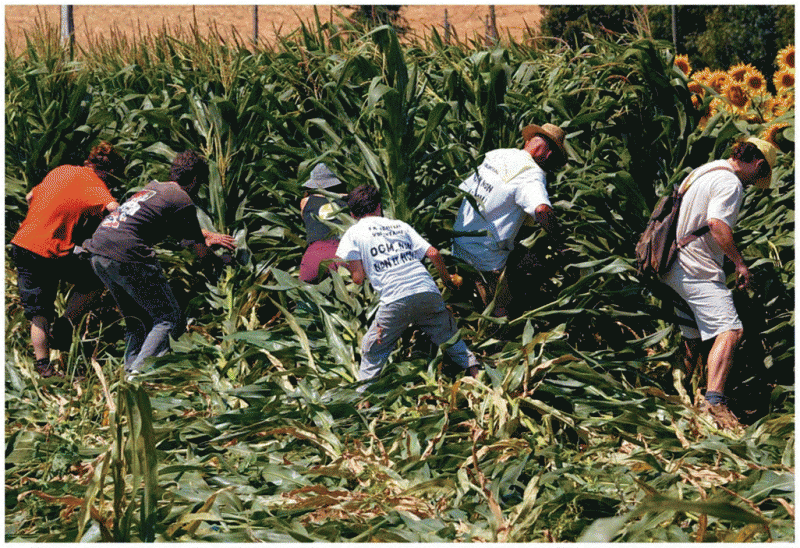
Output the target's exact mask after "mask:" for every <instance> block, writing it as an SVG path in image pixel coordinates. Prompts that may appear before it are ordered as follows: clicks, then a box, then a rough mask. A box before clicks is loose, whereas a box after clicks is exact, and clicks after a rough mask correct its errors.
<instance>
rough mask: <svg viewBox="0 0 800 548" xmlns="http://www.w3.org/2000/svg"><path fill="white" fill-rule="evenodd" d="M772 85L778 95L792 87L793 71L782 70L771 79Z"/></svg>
mask: <svg viewBox="0 0 800 548" xmlns="http://www.w3.org/2000/svg"><path fill="white" fill-rule="evenodd" d="M772 83H773V84H775V89H776V90H778V93H780V92H782V91H786V90H787V89H790V88H793V87H794V69H792V68H783V69H781V70H779V71H778V72H776V73H775V76H773V77H772Z"/></svg>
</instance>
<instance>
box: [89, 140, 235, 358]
mask: <svg viewBox="0 0 800 548" xmlns="http://www.w3.org/2000/svg"><path fill="white" fill-rule="evenodd" d="M169 177H170V181H168V182H157V181H152V182H151V183H150V184H148V185H147V186H145V187H144V189H142V190H141V191H139V192H137V193H136V194H134V195H133V196H132V197H131V198H130V199H129V200H127V201H126V202H125V203H124V204H122V205H121V206H120V207H119V208H118V209H117V210H116V211H115V212H114V213H113V214H111V215H109V216H108V217H106V218H105V219H104V220H103V222H102V223H101V224H100V226H99V227H98V228H97V230H96V231H95V233H94V235H93V236H92V237H91V238H90V239H88V240H86V241H85V242H84V243H83V246H82V247H83V248H84V249H85V250H86V251H88V252H89V253H91V263H92V268H93V269H94V271H95V273H97V275H98V277H99V278H100V279H101V280H102V281H103V283H104V284H105V286H106V287H108V289H109V291H110V292H111V294H112V295H113V296H114V300H115V301H116V302H117V306H119V308H120V311H121V312H122V315H123V316H124V317H125V339H126V343H127V348H126V350H125V370H126V371H128V372H129V373H139V372H140V371H141V369H142V367H143V365H144V360H145V359H146V358H148V357H150V356H161V355H164V354H165V353H166V352H167V351H168V350H169V336H170V334H171V335H172V337H173V338H175V339H177V338H178V337H179V336H180V335H181V333H183V331H184V329H185V319H184V318H183V313H182V311H181V309H180V306H179V305H178V302H177V300H176V299H175V296H174V294H173V293H172V289H171V288H170V286H169V283H168V282H167V279H166V277H165V276H164V273H163V271H162V269H161V265H160V264H159V263H158V261H157V260H156V256H155V251H154V250H153V246H155V245H156V244H158V243H160V242H162V241H163V240H165V239H166V238H167V237H169V236H172V237H174V238H175V239H177V240H181V241H184V242H186V241H188V242H190V243H191V245H192V247H193V249H194V251H195V253H196V254H197V256H198V257H199V258H200V260H201V261H202V262H203V263H206V264H208V263H212V264H211V265H209V266H216V265H217V263H219V262H221V259H220V258H219V257H217V256H216V255H215V254H214V253H213V252H212V251H211V248H210V246H211V245H221V246H222V247H225V248H227V249H235V247H236V246H235V242H234V239H233V238H232V237H231V236H227V235H225V234H217V233H213V232H209V231H205V230H201V228H200V224H199V222H198V221H197V212H196V209H195V205H194V202H193V201H192V196H194V195H195V194H196V192H197V190H198V189H199V187H200V185H201V184H205V183H207V181H208V164H207V163H206V161H205V159H203V158H202V157H200V156H199V155H198V154H197V153H195V152H193V151H186V152H184V153H182V154H179V155H178V156H177V157H176V158H175V161H174V162H173V163H172V167H171V168H170V173H169Z"/></svg>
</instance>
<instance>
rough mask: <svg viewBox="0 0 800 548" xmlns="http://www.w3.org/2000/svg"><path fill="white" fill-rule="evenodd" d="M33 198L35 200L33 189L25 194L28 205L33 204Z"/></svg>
mask: <svg viewBox="0 0 800 548" xmlns="http://www.w3.org/2000/svg"><path fill="white" fill-rule="evenodd" d="M31 200H33V191H32V190H31V191H30V192H28V193H27V194H26V195H25V201H26V202H28V205H31Z"/></svg>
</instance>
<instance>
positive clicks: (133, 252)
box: [83, 181, 202, 263]
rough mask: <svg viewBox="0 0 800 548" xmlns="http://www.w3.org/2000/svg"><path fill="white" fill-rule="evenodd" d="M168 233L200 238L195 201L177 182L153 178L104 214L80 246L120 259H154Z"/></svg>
mask: <svg viewBox="0 0 800 548" xmlns="http://www.w3.org/2000/svg"><path fill="white" fill-rule="evenodd" d="M168 236H173V237H175V238H176V239H178V240H180V239H187V240H193V241H202V233H201V231H200V225H199V223H198V221H197V212H196V209H195V205H194V202H193V201H192V199H191V197H190V196H189V194H187V193H186V191H185V190H184V189H182V188H181V187H180V186H179V185H178V184H177V183H174V182H165V183H162V182H157V181H152V182H151V183H150V184H148V185H147V186H145V187H144V189H142V190H141V191H139V192H137V193H136V194H134V195H133V196H132V197H131V198H130V199H128V200H127V201H126V202H125V203H124V204H122V205H121V206H120V207H119V209H118V210H117V211H115V212H114V213H112V214H111V215H109V216H108V217H106V218H105V219H104V220H103V222H102V223H101V224H100V226H99V227H98V229H97V230H96V231H95V233H94V235H93V236H92V237H91V238H90V239H89V240H87V241H86V242H85V243H84V245H83V247H84V248H85V249H86V250H87V251H90V252H91V253H93V254H95V255H100V256H103V257H107V258H109V259H114V260H117V261H120V262H144V263H152V262H154V261H155V253H154V251H153V246H155V245H157V244H159V243H161V242H162V241H164V240H165V239H166V238H167V237H168Z"/></svg>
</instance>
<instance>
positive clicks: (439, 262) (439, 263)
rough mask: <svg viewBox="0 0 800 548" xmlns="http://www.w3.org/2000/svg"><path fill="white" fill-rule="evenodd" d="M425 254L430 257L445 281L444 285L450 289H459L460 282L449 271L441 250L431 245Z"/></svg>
mask: <svg viewBox="0 0 800 548" xmlns="http://www.w3.org/2000/svg"><path fill="white" fill-rule="evenodd" d="M425 256H426V257H427V258H429V259H430V260H431V262H432V263H433V266H434V267H436V271H437V272H438V273H439V277H440V278H441V279H442V282H444V285H445V286H446V287H449V288H450V289H457V288H458V285H459V284H457V283H456V282H455V280H454V279H453V276H451V275H450V273H449V272H447V266H446V265H445V264H444V258H442V254H441V253H439V250H438V249H436V248H435V247H433V246H431V247H429V248H428V250H427V251H426V252H425Z"/></svg>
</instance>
